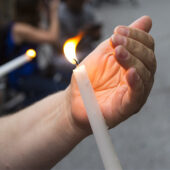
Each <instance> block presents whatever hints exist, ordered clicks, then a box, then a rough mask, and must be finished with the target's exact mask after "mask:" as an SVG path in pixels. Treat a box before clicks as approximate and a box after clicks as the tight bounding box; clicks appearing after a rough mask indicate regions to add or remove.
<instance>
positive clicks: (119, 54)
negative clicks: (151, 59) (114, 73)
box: [116, 46, 129, 60]
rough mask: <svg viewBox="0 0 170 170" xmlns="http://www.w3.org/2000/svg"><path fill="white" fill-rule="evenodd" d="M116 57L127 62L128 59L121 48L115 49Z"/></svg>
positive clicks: (126, 53)
mask: <svg viewBox="0 0 170 170" xmlns="http://www.w3.org/2000/svg"><path fill="white" fill-rule="evenodd" d="M116 56H117V58H119V59H121V60H127V59H128V58H129V57H128V52H127V50H126V49H124V48H123V47H121V46H120V47H117V48H116Z"/></svg>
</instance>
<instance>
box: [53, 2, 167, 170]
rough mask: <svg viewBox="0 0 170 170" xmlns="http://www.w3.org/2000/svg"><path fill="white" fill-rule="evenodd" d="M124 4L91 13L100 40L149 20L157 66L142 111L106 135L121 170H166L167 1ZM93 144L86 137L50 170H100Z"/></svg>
mask: <svg viewBox="0 0 170 170" xmlns="http://www.w3.org/2000/svg"><path fill="white" fill-rule="evenodd" d="M138 2H139V5H138V6H132V5H131V4H130V3H129V1H128V0H122V1H121V3H120V4H116V5H110V4H104V5H102V7H100V8H98V9H96V10H95V12H96V15H97V17H98V18H99V20H101V21H102V23H103V24H104V25H105V27H104V34H103V39H105V38H107V37H108V36H110V35H111V34H112V30H113V28H114V27H115V26H117V25H119V24H121V25H128V24H130V23H131V22H132V21H134V20H135V19H137V18H138V17H140V16H142V15H149V16H151V18H152V19H153V29H152V31H151V34H152V36H153V37H154V38H155V44H156V47H155V50H156V57H157V62H158V68H157V73H156V76H155V84H154V87H153V90H152V92H151V95H150V97H149V99H148V101H147V103H146V104H145V106H144V107H143V109H142V110H141V111H140V112H139V113H138V114H137V115H135V116H133V117H131V118H129V119H128V120H127V121H125V122H123V123H121V124H120V125H119V126H117V127H116V128H114V129H112V130H111V131H110V134H111V137H112V140H113V143H114V146H115V150H116V152H117V155H118V157H119V159H120V162H121V165H122V167H123V169H124V170H170V161H169V160H170V74H169V70H168V68H170V67H169V65H170V55H169V49H170V22H169V21H170V1H168V0H161V1H160V0H138ZM103 169H104V167H103V164H102V162H101V159H100V156H99V153H98V150H97V147H96V143H95V140H94V137H93V136H90V137H88V138H86V139H85V140H83V141H82V142H81V143H80V144H79V145H77V146H76V147H75V148H74V149H73V151H72V152H71V153H70V154H68V156H66V157H65V158H64V159H63V160H62V161H60V162H59V163H58V164H57V165H56V166H55V167H54V168H53V169H52V170H103Z"/></svg>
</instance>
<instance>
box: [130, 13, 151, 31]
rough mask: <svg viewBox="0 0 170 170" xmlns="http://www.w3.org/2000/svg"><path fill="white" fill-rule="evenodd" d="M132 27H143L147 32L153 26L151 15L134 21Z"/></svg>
mask: <svg viewBox="0 0 170 170" xmlns="http://www.w3.org/2000/svg"><path fill="white" fill-rule="evenodd" d="M130 27H133V28H138V29H141V30H143V31H145V32H149V31H150V29H151V27H152V19H151V18H150V17H149V16H143V17H141V18H139V19H137V20H136V21H134V22H133V23H132V24H131V25H130Z"/></svg>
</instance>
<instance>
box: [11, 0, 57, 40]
mask: <svg viewBox="0 0 170 170" xmlns="http://www.w3.org/2000/svg"><path fill="white" fill-rule="evenodd" d="M58 6H59V1H58V0H53V1H52V2H51V3H50V25H49V28H48V30H45V29H40V28H35V27H33V26H31V25H28V24H23V23H17V24H15V26H14V29H13V36H14V39H15V41H16V43H22V42H31V43H56V41H57V40H58V35H59V21H58V12H57V11H58Z"/></svg>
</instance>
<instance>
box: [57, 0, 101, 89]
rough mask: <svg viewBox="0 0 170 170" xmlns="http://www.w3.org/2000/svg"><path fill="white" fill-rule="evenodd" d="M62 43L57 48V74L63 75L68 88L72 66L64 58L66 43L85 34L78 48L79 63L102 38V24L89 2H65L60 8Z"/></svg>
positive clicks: (74, 0)
mask: <svg viewBox="0 0 170 170" xmlns="http://www.w3.org/2000/svg"><path fill="white" fill-rule="evenodd" d="M59 23H60V24H59V25H60V34H59V38H60V42H59V44H58V46H57V52H56V53H57V57H55V59H54V60H55V62H54V63H55V67H56V69H57V74H59V73H61V75H62V81H63V82H65V84H66V86H67V85H68V84H69V82H70V78H71V73H72V68H73V67H72V65H71V64H70V63H68V62H67V61H66V60H65V58H64V57H63V45H64V42H65V41H66V40H67V39H69V38H72V37H75V36H77V35H78V34H79V33H83V38H82V40H81V41H80V43H79V45H78V47H77V54H78V58H79V61H81V60H82V59H83V58H84V57H85V56H87V55H88V54H89V53H90V51H92V50H93V49H94V47H95V42H96V41H97V40H99V39H100V37H101V24H100V23H99V22H98V21H97V20H96V19H95V15H94V12H93V9H92V7H91V6H90V5H89V3H88V0H63V1H62V2H61V4H60V6H59Z"/></svg>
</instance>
